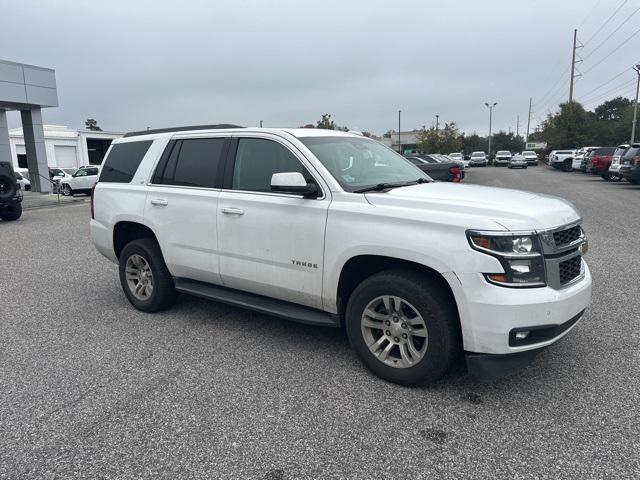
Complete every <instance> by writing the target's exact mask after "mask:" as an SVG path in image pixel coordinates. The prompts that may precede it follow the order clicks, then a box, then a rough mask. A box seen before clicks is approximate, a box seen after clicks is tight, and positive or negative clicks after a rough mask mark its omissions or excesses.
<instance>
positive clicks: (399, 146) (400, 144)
mask: <svg viewBox="0 0 640 480" xmlns="http://www.w3.org/2000/svg"><path fill="white" fill-rule="evenodd" d="M401 113H402V110H398V153H399V154H400V155H402V143H400V114H401Z"/></svg>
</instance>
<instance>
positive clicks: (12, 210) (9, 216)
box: [0, 203, 22, 222]
mask: <svg viewBox="0 0 640 480" xmlns="http://www.w3.org/2000/svg"><path fill="white" fill-rule="evenodd" d="M21 216H22V204H20V203H14V204H11V205H9V206H7V207H5V208H3V209H0V218H1V219H2V220H4V221H5V222H12V221H14V220H18V219H19V218H20V217H21Z"/></svg>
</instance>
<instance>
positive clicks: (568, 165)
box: [562, 159, 573, 172]
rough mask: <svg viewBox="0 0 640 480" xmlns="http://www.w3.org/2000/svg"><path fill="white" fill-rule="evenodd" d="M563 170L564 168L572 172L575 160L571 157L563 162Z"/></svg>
mask: <svg viewBox="0 0 640 480" xmlns="http://www.w3.org/2000/svg"><path fill="white" fill-rule="evenodd" d="M562 170H564V171H565V172H572V171H573V161H572V160H571V159H567V160H565V161H564V163H563V164H562Z"/></svg>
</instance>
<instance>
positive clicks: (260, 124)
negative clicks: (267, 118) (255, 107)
mask: <svg viewBox="0 0 640 480" xmlns="http://www.w3.org/2000/svg"><path fill="white" fill-rule="evenodd" d="M260 128H262V120H260Z"/></svg>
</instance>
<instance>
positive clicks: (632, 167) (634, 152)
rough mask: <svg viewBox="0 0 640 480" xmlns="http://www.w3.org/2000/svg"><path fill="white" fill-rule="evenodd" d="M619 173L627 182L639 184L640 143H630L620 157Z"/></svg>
mask: <svg viewBox="0 0 640 480" xmlns="http://www.w3.org/2000/svg"><path fill="white" fill-rule="evenodd" d="M620 174H621V175H622V177H623V178H624V179H625V180H626V181H627V182H629V183H632V184H634V185H640V143H632V144H631V146H630V147H629V150H627V151H626V152H625V154H624V155H623V156H622V158H621V159H620Z"/></svg>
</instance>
